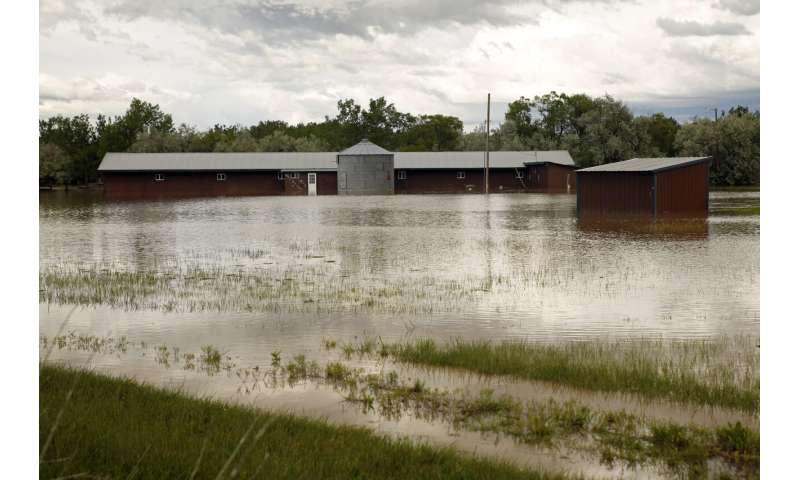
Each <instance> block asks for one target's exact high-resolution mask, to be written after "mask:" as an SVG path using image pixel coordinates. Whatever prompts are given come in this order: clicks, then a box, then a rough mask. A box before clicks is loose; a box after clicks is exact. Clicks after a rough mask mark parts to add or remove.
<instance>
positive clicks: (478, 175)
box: [394, 168, 525, 193]
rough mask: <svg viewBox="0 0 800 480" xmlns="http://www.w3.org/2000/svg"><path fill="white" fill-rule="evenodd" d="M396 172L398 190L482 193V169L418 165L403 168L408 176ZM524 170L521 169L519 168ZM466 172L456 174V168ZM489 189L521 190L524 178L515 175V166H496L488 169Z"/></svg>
mask: <svg viewBox="0 0 800 480" xmlns="http://www.w3.org/2000/svg"><path fill="white" fill-rule="evenodd" d="M401 170H402V169H397V171H396V172H395V187H394V190H395V193H483V169H480V168H473V169H463V170H458V169H432V168H431V169H427V168H426V169H418V170H413V169H409V170H404V171H405V172H406V177H407V178H406V179H405V180H400V179H398V178H397V172H399V171H401ZM520 170H522V169H520ZM459 171H461V172H464V175H465V178H463V179H460V178H456V174H457V172H459ZM489 191H490V192H494V193H499V192H522V191H525V182H524V181H520V179H518V178H516V170H515V169H513V168H493V169H492V170H491V172H490V173H489Z"/></svg>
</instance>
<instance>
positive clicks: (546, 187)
mask: <svg viewBox="0 0 800 480" xmlns="http://www.w3.org/2000/svg"><path fill="white" fill-rule="evenodd" d="M526 180H527V185H526V187H527V188H526V191H529V192H544V193H568V192H574V191H575V169H574V168H573V167H568V166H565V165H556V164H553V163H546V164H542V165H529V166H528V167H527V175H526Z"/></svg>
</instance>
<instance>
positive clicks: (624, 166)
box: [578, 157, 711, 172]
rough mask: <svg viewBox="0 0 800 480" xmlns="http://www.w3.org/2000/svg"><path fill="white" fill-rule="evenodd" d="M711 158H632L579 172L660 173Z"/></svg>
mask: <svg viewBox="0 0 800 480" xmlns="http://www.w3.org/2000/svg"><path fill="white" fill-rule="evenodd" d="M709 160H711V157H663V158H632V159H630V160H625V161H622V162H614V163H606V164H605V165H598V166H596V167H589V168H583V169H581V170H578V171H579V172H660V171H662V170H669V169H672V168H678V167H686V166H689V165H694V164H695V163H700V162H707V161H709Z"/></svg>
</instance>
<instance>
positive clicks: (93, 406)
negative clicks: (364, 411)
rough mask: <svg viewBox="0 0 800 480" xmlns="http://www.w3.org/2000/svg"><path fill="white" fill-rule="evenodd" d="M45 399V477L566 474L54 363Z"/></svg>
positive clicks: (45, 377)
mask: <svg viewBox="0 0 800 480" xmlns="http://www.w3.org/2000/svg"><path fill="white" fill-rule="evenodd" d="M73 385H74V386H75V388H74V390H73V389H72V388H71V387H72V386H73ZM68 391H72V394H71V396H69V397H68V396H67V395H68V394H67V392H68ZM39 402H40V403H39V411H40V418H39V429H40V438H42V439H43V438H46V437H49V435H48V434H49V433H50V432H53V435H52V440H51V442H50V443H49V445H48V448H47V451H46V452H45V453H46V455H45V456H44V457H43V458H42V459H41V462H40V469H39V473H40V476H41V477H42V478H56V477H58V478H78V476H84V477H93V478H133V477H136V478H170V479H171V478H195V479H203V478H223V477H224V478H290V479H295V478H343V479H344V478H347V479H350V478H397V479H400V478H441V479H446V478H459V479H472V478H475V479H478V478H480V479H493V478H529V479H560V478H565V476H563V475H560V474H549V473H548V474H546V473H538V472H530V471H523V470H521V469H518V468H516V467H514V466H511V465H509V464H504V463H501V462H498V461H489V460H485V459H479V458H473V457H466V456H459V455H458V454H456V453H455V452H453V451H452V450H446V449H438V448H432V447H429V446H424V445H419V444H412V443H411V442H408V441H399V440H389V439H387V438H384V437H381V436H378V435H375V434H373V433H371V432H369V431H368V430H366V429H363V428H354V427H338V426H332V425H330V424H327V423H325V422H322V421H316V420H309V419H302V418H297V417H293V416H289V415H281V414H274V413H265V412H261V411H258V410H254V409H249V408H244V407H234V406H230V405H227V404H224V403H220V402H213V401H209V400H199V399H192V398H189V397H186V396H183V395H181V394H179V393H175V392H168V391H164V390H159V389H156V388H152V387H148V386H144V385H141V384H138V383H136V382H134V381H131V380H124V379H112V378H108V377H103V376H101V375H97V374H94V373H91V372H87V371H82V370H72V369H67V368H62V367H57V366H51V365H45V366H43V368H42V370H41V373H40V378H39ZM62 407H63V415H60V414H58V412H60V411H62ZM57 416H58V417H59V419H57V418H56V417H57Z"/></svg>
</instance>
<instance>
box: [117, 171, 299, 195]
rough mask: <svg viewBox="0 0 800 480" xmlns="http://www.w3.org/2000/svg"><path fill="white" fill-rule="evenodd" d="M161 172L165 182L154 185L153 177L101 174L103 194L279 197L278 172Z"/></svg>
mask: <svg viewBox="0 0 800 480" xmlns="http://www.w3.org/2000/svg"><path fill="white" fill-rule="evenodd" d="M220 173H225V176H226V178H225V181H222V182H220V181H217V173H216V172H191V173H186V172H180V173H178V172H163V175H164V178H165V180H164V181H162V182H157V181H155V173H104V174H102V178H103V188H104V193H105V195H106V196H107V197H109V198H118V199H137V198H159V197H164V198H167V197H172V198H180V197H202V196H224V195H230V196H247V195H282V194H283V182H282V181H280V180H278V172H236V173H230V172H220Z"/></svg>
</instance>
